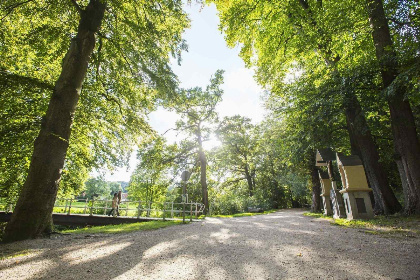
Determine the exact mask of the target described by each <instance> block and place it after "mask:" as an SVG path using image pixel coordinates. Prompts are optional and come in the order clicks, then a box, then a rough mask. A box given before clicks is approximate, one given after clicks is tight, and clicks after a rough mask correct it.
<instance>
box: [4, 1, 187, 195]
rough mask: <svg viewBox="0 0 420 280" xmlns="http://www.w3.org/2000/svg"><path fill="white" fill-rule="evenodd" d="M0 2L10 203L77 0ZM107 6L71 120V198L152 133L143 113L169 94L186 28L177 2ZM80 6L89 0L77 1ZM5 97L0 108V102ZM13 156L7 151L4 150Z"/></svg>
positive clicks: (72, 26) (70, 33)
mask: <svg viewBox="0 0 420 280" xmlns="http://www.w3.org/2000/svg"><path fill="white" fill-rule="evenodd" d="M50 2H51V1H48V0H43V1H36V2H35V1H25V2H19V1H15V0H7V1H2V2H1V4H0V18H1V21H2V24H1V27H0V56H1V57H2V60H1V61H0V79H1V83H0V87H1V99H2V104H1V105H0V115H1V119H2V121H1V122H0V134H1V138H0V139H1V140H0V167H1V169H0V170H1V175H2V176H0V177H1V179H0V180H1V181H0V185H1V189H0V192H1V193H0V195H1V196H7V197H9V199H11V200H14V199H15V198H16V196H17V194H18V192H19V189H20V186H22V184H23V182H24V180H25V178H26V174H27V169H28V166H29V160H30V156H31V153H32V149H33V146H32V145H33V142H34V140H35V137H36V135H37V134H38V132H39V129H40V125H41V121H42V116H43V115H44V113H45V111H46V107H47V104H48V100H49V98H50V95H51V92H52V88H53V85H54V81H56V80H57V78H58V75H59V74H60V71H61V60H62V59H63V57H64V54H65V53H66V51H67V49H68V46H69V41H70V39H71V38H72V37H74V36H75V34H76V31H77V30H76V29H77V24H78V20H79V16H78V11H77V9H76V8H75V6H74V5H73V4H74V3H76V2H75V1H74V2H72V1H62V2H60V3H55V2H54V4H52V3H50ZM105 2H106V4H107V10H106V14H105V18H104V20H103V23H102V27H101V30H100V32H99V34H98V36H97V38H96V46H97V47H96V48H95V50H94V53H93V55H92V59H91V63H90V64H89V69H88V72H87V76H86V78H85V82H84V86H83V90H82V94H81V96H80V102H79V108H78V110H77V111H76V114H75V116H74V123H73V128H72V134H71V139H70V148H69V150H68V152H67V160H66V164H65V169H64V171H63V175H62V183H61V189H60V193H61V194H60V195H62V196H63V195H65V194H66V193H73V194H75V193H78V192H79V191H80V186H82V185H83V183H84V182H85V181H86V180H87V178H88V174H89V172H90V170H91V169H92V168H98V167H105V168H109V169H111V170H112V169H113V168H115V167H116V166H121V165H123V164H125V163H127V162H128V156H129V154H130V152H131V151H132V147H133V145H134V144H138V143H140V141H141V139H142V137H143V136H144V135H146V134H148V135H150V134H153V132H152V130H151V129H150V127H149V126H148V124H147V123H146V122H145V116H146V114H147V113H148V112H149V111H150V110H153V109H154V108H155V106H156V104H157V102H158V101H159V100H162V99H168V98H170V97H171V96H173V94H174V92H175V88H176V86H177V79H176V77H175V75H174V74H173V73H172V72H171V69H170V68H169V66H168V65H169V59H170V56H173V57H176V58H178V59H180V56H179V55H180V53H181V51H182V50H184V49H186V44H185V42H184V41H183V40H182V38H181V34H182V32H183V30H184V29H185V28H186V27H188V25H189V23H188V19H187V17H186V14H185V13H184V12H183V11H182V8H181V6H182V2H181V1H176V0H174V1H153V2H150V1H147V2H141V3H139V2H138V1H117V0H110V1H105ZM77 3H78V4H79V5H80V6H81V8H83V6H85V5H87V3H88V1H78V2H77ZM3 101H4V102H3ZM10 151H13V152H10Z"/></svg>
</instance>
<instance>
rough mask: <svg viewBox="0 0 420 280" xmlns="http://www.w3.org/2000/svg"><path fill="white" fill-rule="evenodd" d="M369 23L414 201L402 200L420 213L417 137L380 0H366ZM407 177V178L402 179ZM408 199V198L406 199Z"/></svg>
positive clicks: (399, 156) (395, 136) (394, 131)
mask: <svg viewBox="0 0 420 280" xmlns="http://www.w3.org/2000/svg"><path fill="white" fill-rule="evenodd" d="M366 4H367V8H368V9H367V10H368V14H369V22H370V25H371V27H372V38H373V43H374V45H375V50H376V58H377V59H378V61H379V64H380V67H381V75H382V81H383V85H384V87H385V88H386V90H387V92H388V93H387V95H388V96H387V98H388V106H389V110H390V114H391V127H392V133H393V138H394V148H395V151H396V153H397V155H396V157H397V158H398V160H401V163H402V165H401V163H400V166H402V167H403V168H399V170H400V172H401V173H403V174H401V178H402V180H404V181H405V180H406V181H407V182H408V184H407V185H406V184H403V187H404V186H406V187H408V189H406V190H404V192H406V193H412V194H411V196H416V197H417V199H416V200H409V201H406V204H407V203H415V205H408V209H414V210H413V211H414V212H416V213H420V160H419V159H420V142H419V139H418V136H417V131H416V124H415V121H414V116H413V112H412V110H411V107H410V103H409V101H408V99H407V98H406V97H405V95H406V93H407V87H406V85H405V84H404V83H402V82H399V81H398V80H397V76H398V74H399V70H398V57H397V55H396V53H395V51H394V47H393V42H392V39H391V34H390V30H389V26H388V21H387V18H386V15H385V11H384V7H383V2H382V0H366ZM406 178H407V179H406ZM406 197H408V196H406Z"/></svg>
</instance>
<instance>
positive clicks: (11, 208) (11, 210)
mask: <svg viewBox="0 0 420 280" xmlns="http://www.w3.org/2000/svg"><path fill="white" fill-rule="evenodd" d="M9 212H13V205H12V204H11V203H10V204H9Z"/></svg>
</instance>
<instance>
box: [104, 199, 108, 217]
mask: <svg viewBox="0 0 420 280" xmlns="http://www.w3.org/2000/svg"><path fill="white" fill-rule="evenodd" d="M107 208H108V200H105V205H104V215H106V209H107Z"/></svg>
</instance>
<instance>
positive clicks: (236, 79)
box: [105, 4, 264, 181]
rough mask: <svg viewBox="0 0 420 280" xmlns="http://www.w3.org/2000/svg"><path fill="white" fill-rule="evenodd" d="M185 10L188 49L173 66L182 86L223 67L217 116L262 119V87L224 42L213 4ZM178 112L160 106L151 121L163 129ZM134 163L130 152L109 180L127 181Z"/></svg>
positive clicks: (205, 80)
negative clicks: (188, 21) (126, 162)
mask: <svg viewBox="0 0 420 280" xmlns="http://www.w3.org/2000/svg"><path fill="white" fill-rule="evenodd" d="M185 11H186V12H187V13H188V14H189V17H190V19H191V29H189V30H187V31H186V32H185V34H184V39H185V40H187V44H188V52H184V53H183V54H182V62H181V66H179V65H177V63H176V62H175V61H174V63H173V64H172V69H173V71H174V72H175V74H177V75H178V77H179V80H180V82H181V87H183V88H191V87H196V86H200V87H203V88H204V87H205V86H206V85H207V84H208V83H209V80H210V77H211V76H212V75H213V74H214V73H215V72H216V70H218V69H223V70H225V74H224V85H223V86H222V89H223V90H224V94H223V101H222V102H221V103H220V104H219V105H218V107H217V112H218V113H219V116H220V117H224V116H232V115H236V114H238V115H242V116H246V117H249V118H251V119H252V121H253V122H254V123H258V122H260V121H261V120H262V119H263V115H264V109H263V107H262V101H261V99H260V96H261V94H262V90H261V88H260V87H259V86H258V85H257V84H256V82H255V81H254V79H253V71H252V70H250V69H246V68H245V65H244V62H243V61H242V60H241V58H239V56H238V54H239V48H234V49H230V48H228V47H227V46H226V42H225V40H224V38H223V35H222V34H221V32H220V31H219V29H218V25H219V18H218V17H217V11H216V8H215V6H214V5H212V6H205V7H204V8H203V9H200V5H198V4H191V6H190V5H186V6H185ZM177 118H178V116H177V115H176V114H175V113H173V112H168V111H165V110H163V109H159V110H157V111H156V112H153V113H152V114H150V124H151V125H152V127H153V128H154V129H155V130H156V131H158V132H159V133H161V134H162V133H164V132H165V131H167V130H168V129H170V128H174V127H175V121H176V119H177ZM165 136H166V137H167V139H168V141H169V142H173V141H176V138H175V134H174V133H172V134H171V133H167V134H165ZM135 165H136V155H135V153H133V155H132V157H131V160H130V168H129V170H128V171H127V167H125V168H121V169H119V170H117V171H116V172H115V173H114V174H107V175H106V176H105V179H106V180H108V181H129V180H130V175H131V173H132V171H133V170H134V168H135Z"/></svg>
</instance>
